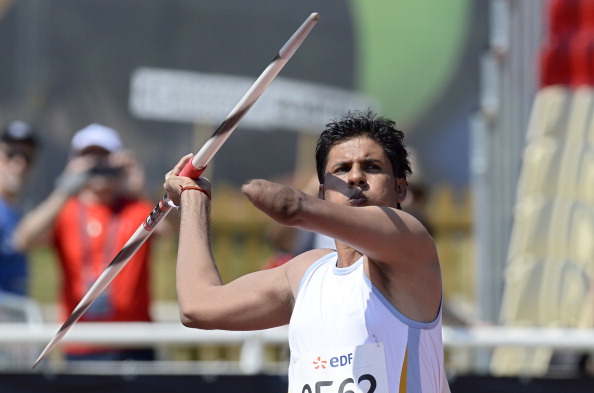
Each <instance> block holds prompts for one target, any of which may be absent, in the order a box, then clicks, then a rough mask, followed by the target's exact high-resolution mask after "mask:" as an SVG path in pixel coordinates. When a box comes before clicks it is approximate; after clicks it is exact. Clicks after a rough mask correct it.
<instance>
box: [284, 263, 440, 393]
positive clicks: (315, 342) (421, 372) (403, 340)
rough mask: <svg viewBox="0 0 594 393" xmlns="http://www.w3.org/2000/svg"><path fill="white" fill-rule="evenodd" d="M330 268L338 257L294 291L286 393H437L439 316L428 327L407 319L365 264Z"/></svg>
mask: <svg viewBox="0 0 594 393" xmlns="http://www.w3.org/2000/svg"><path fill="white" fill-rule="evenodd" d="M336 262H337V254H336V252H334V253H330V254H328V255H326V256H324V257H323V258H321V259H320V260H318V261H316V262H315V263H314V264H313V265H312V266H311V267H310V268H309V269H308V270H307V272H306V273H305V275H304V276H303V278H302V280H301V283H300V285H299V290H298V294H297V299H296V303H295V307H294V310H293V315H292V317H291V322H290V324H289V345H290V348H291V361H290V365H289V391H290V393H346V392H354V393H359V392H364V393H396V392H399V393H400V392H406V393H441V392H442V388H443V383H444V381H446V378H445V373H444V369H443V345H442V337H441V311H440V313H439V315H438V317H437V318H436V319H435V321H433V322H430V323H420V322H416V321H413V320H411V319H408V318H406V317H405V316H404V315H402V314H401V313H400V312H399V311H398V310H397V309H396V308H395V307H394V306H393V305H392V304H391V303H390V302H389V301H388V300H387V299H386V298H385V297H384V296H383V295H382V294H381V293H380V292H379V290H378V289H377V288H376V287H375V286H374V285H373V284H372V283H371V281H370V280H369V278H368V277H367V275H366V274H365V272H364V269H363V258H361V259H360V260H359V261H357V262H356V263H355V264H354V265H352V266H350V267H347V268H338V267H336ZM419 285H422V283H419Z"/></svg>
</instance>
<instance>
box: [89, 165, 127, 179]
mask: <svg viewBox="0 0 594 393" xmlns="http://www.w3.org/2000/svg"><path fill="white" fill-rule="evenodd" d="M121 172H122V168H120V167H114V166H107V165H98V166H96V167H93V168H91V171H90V173H91V175H101V176H114V177H116V176H118V175H119V174H120V173H121Z"/></svg>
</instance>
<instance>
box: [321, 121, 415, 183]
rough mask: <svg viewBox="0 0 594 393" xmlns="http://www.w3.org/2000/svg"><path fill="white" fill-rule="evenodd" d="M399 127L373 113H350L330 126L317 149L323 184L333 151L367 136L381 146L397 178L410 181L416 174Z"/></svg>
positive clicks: (329, 124)
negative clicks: (350, 141) (409, 177)
mask: <svg viewBox="0 0 594 393" xmlns="http://www.w3.org/2000/svg"><path fill="white" fill-rule="evenodd" d="M395 127H396V124H395V123H394V121H392V120H390V119H386V118H383V117H380V116H377V114H375V113H373V112H371V111H370V110H367V111H365V112H362V111H349V112H348V113H347V114H346V115H345V116H343V117H341V118H339V119H337V120H334V121H333V122H331V123H328V124H326V129H325V130H324V131H323V132H322V134H321V135H320V138H319V139H318V144H317V147H316V169H317V173H318V180H319V181H320V184H324V174H325V172H326V165H327V164H328V153H329V152H330V149H331V148H332V147H334V146H335V145H337V144H339V143H342V142H345V141H347V140H350V139H353V138H358V137H367V138H370V139H372V140H374V141H375V142H377V143H379V144H380V145H381V146H382V147H383V148H384V151H385V152H386V155H387V156H388V158H389V160H390V162H391V163H392V169H393V171H394V176H395V177H396V178H403V179H406V177H407V176H409V175H411V174H412V171H411V169H410V162H409V160H408V152H407V151H406V147H405V146H404V133H403V132H402V131H399V130H397V129H396V128H395Z"/></svg>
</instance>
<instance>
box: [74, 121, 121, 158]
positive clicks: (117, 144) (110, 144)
mask: <svg viewBox="0 0 594 393" xmlns="http://www.w3.org/2000/svg"><path fill="white" fill-rule="evenodd" d="M91 146H99V147H101V148H103V149H105V150H107V151H108V152H110V153H113V152H115V151H118V150H120V149H121V148H122V147H123V145H122V140H121V139H120V136H119V135H118V133H117V131H116V130H114V129H113V128H109V127H106V126H103V125H101V124H96V123H93V124H90V125H88V126H86V127H85V128H83V129H81V130H79V131H77V132H76V134H74V136H73V137H72V142H71V143H70V150H71V153H72V154H79V153H80V152H81V151H83V150H84V149H86V148H88V147H91Z"/></svg>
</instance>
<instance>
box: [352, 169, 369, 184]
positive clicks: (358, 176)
mask: <svg viewBox="0 0 594 393" xmlns="http://www.w3.org/2000/svg"><path fill="white" fill-rule="evenodd" d="M366 184H367V178H366V177H365V173H364V172H363V171H362V170H361V168H359V167H358V166H353V167H352V168H351V171H350V172H349V185H350V186H359V187H361V186H364V185H366Z"/></svg>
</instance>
